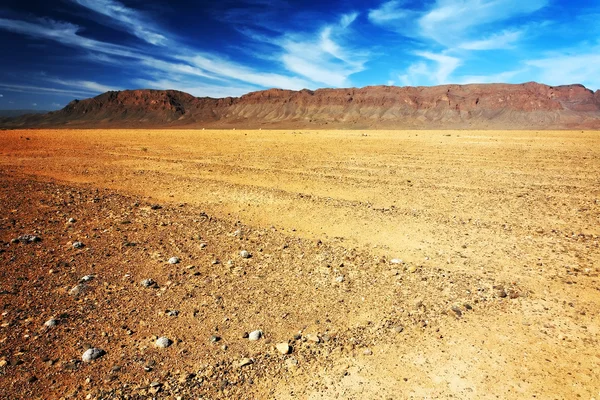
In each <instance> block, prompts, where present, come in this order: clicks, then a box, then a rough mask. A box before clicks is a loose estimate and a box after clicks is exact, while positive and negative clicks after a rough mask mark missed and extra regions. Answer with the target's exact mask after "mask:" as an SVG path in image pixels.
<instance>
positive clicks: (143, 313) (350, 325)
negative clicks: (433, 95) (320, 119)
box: [0, 94, 600, 399]
mask: <svg viewBox="0 0 600 400" xmlns="http://www.w3.org/2000/svg"><path fill="white" fill-rule="evenodd" d="M596 95H597V94H596ZM596 97H597V96H596ZM598 171H600V135H599V133H598V132H597V131H582V130H577V131H535V130H530V131H516V130H515V131H475V130H468V131H467V130H443V131H434V130H420V131H408V130H404V131H393V130H389V131H388V130H377V131H376V130H329V131H325V130H303V129H289V130H241V129H237V130H209V129H207V130H141V129H139V130H67V129H65V130H13V131H0V216H1V220H0V244H1V248H0V262H1V264H0V265H1V269H0V312H1V319H0V324H1V325H0V398H3V399H4V398H6V399H11V398H39V399H54V398H56V399H58V398H90V399H101V398H102V399H117V398H119V399H120V398H123V399H137V398H151V397H154V398H181V399H198V398H204V399H213V398H214V399H222V398H231V399H260V398H274V399H398V398H414V399H424V398H430V399H433V398H436V399H437V398H444V399H445V398H458V399H523V398H538V399H574V398H582V399H592V398H596V399H598V398H600V375H599V374H598V371H599V370H600V352H599V350H598V349H599V348H600V347H599V345H600V343H599V338H600V336H599V335H600V323H599V322H598V313H599V311H600V292H599V291H600V278H599V276H598V274H599V272H600V247H599V244H598V243H599V240H600V239H599V236H600V228H599V227H600V224H599V223H600V173H599V172H598ZM28 235H29V236H28ZM175 258H176V259H175ZM150 280H151V281H150ZM256 331H260V333H258V332H256ZM161 337H165V338H167V339H168V341H167V340H164V339H163V340H160V339H159V338H161ZM157 339H158V340H157ZM250 339H258V340H250ZM165 342H166V344H168V346H167V347H164V348H163V347H160V346H158V345H157V344H159V345H163V344H165ZM90 348H93V349H99V350H101V351H98V352H94V351H91V352H90V351H88V352H86V350H89V349H90ZM84 352H86V354H87V355H90V354H92V353H93V354H94V358H95V357H96V356H99V357H98V358H96V359H94V360H92V361H91V362H88V361H89V360H87V359H86V360H82V355H83V354H84Z"/></svg>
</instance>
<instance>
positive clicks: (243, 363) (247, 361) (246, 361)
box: [238, 358, 254, 368]
mask: <svg viewBox="0 0 600 400" xmlns="http://www.w3.org/2000/svg"><path fill="white" fill-rule="evenodd" d="M251 364H254V360H253V359H251V358H242V359H241V360H240V361H239V362H238V367H239V368H242V367H245V366H246V365H251Z"/></svg>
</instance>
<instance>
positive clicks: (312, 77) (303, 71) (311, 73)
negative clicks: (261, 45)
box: [244, 12, 369, 88]
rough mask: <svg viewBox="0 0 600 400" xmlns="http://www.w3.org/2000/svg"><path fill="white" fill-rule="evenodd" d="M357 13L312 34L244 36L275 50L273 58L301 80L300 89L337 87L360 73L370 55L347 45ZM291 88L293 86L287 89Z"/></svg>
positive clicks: (350, 14)
mask: <svg viewBox="0 0 600 400" xmlns="http://www.w3.org/2000/svg"><path fill="white" fill-rule="evenodd" d="M357 17H358V13H356V12H351V13H346V14H342V15H341V16H340V17H339V19H338V21H337V22H336V23H331V24H324V25H323V26H321V27H320V28H319V29H317V30H316V31H314V32H309V33H305V32H304V33H299V32H294V33H286V34H283V35H280V36H276V37H268V36H264V35H257V34H255V33H254V32H252V31H249V30H246V31H245V32H244V33H245V34H247V35H249V36H250V37H252V38H253V39H255V40H260V41H263V42H266V43H269V44H271V45H273V46H275V48H276V49H277V52H278V55H277V56H276V57H274V59H275V60H276V61H279V62H280V63H281V64H282V65H283V67H284V68H285V69H286V70H287V71H289V72H290V73H293V74H297V75H300V76H302V77H304V79H305V81H304V82H303V84H302V88H307V87H308V88H315V86H323V85H326V86H334V87H340V86H345V85H348V84H349V78H350V76H351V75H353V74H355V73H357V72H360V71H363V70H364V69H365V63H366V62H367V61H368V58H369V53H368V52H367V51H365V50H363V49H357V48H355V47H353V46H350V45H348V44H347V42H348V40H349V38H350V37H351V36H352V33H353V32H352V28H351V25H352V24H353V23H354V21H355V20H356V18H357ZM289 88H293V87H289Z"/></svg>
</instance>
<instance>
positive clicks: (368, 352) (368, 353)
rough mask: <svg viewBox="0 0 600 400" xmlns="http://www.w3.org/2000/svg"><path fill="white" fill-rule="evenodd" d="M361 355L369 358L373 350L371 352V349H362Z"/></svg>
mask: <svg viewBox="0 0 600 400" xmlns="http://www.w3.org/2000/svg"><path fill="white" fill-rule="evenodd" d="M363 354H364V355H365V356H370V355H372V354H373V350H371V349H364V350H363Z"/></svg>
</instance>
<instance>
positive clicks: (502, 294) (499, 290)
mask: <svg viewBox="0 0 600 400" xmlns="http://www.w3.org/2000/svg"><path fill="white" fill-rule="evenodd" d="M493 289H494V292H495V294H496V296H497V297H500V298H505V297H506V296H507V294H506V291H505V290H504V286H500V285H496V286H494V287H493Z"/></svg>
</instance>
